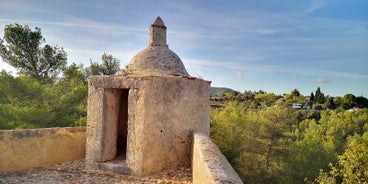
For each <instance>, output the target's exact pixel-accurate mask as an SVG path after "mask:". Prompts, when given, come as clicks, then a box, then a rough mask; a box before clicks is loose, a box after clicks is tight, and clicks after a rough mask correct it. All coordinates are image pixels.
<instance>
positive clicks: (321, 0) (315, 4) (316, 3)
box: [304, 0, 326, 13]
mask: <svg viewBox="0 0 368 184" xmlns="http://www.w3.org/2000/svg"><path fill="white" fill-rule="evenodd" d="M325 2H326V0H313V1H312V3H311V4H310V6H309V7H308V8H307V9H306V10H305V11H304V12H305V13H309V12H313V11H315V10H317V9H319V8H320V7H322V6H323V5H324V4H325Z"/></svg>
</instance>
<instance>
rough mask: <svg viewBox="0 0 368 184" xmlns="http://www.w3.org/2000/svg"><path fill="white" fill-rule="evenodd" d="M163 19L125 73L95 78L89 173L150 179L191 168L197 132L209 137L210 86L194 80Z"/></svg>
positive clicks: (91, 95)
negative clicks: (168, 40)
mask: <svg viewBox="0 0 368 184" xmlns="http://www.w3.org/2000/svg"><path fill="white" fill-rule="evenodd" d="M166 29H167V28H166V26H165V24H164V22H163V21H162V19H161V18H160V17H157V18H156V20H155V21H154V22H153V24H152V25H151V27H150V39H149V44H148V46H147V48H145V49H143V50H142V51H140V52H139V53H137V54H136V55H135V56H134V57H133V58H132V59H131V61H130V62H129V64H128V66H127V69H126V71H125V73H124V74H123V75H119V76H118V75H116V76H91V77H90V78H89V84H88V87H89V88H88V120H87V133H86V139H87V143H86V169H94V170H107V171H112V172H118V173H125V174H129V173H130V174H132V175H138V176H142V175H149V174H153V173H156V172H160V171H163V170H167V169H175V168H178V167H189V166H190V164H191V142H192V140H191V137H192V132H193V131H194V130H198V131H201V132H205V133H207V134H209V128H210V127H209V121H210V116H209V111H210V110H209V94H210V82H209V81H205V80H202V79H197V78H194V77H191V76H189V74H188V72H187V71H186V69H185V67H184V65H183V63H182V61H181V59H180V58H179V57H178V56H177V55H176V54H175V53H174V52H173V51H171V50H170V49H169V47H168V45H167V43H166Z"/></svg>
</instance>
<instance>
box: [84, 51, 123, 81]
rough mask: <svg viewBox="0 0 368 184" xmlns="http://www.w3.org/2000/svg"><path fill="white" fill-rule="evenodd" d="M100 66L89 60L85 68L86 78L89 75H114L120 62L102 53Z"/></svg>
mask: <svg viewBox="0 0 368 184" xmlns="http://www.w3.org/2000/svg"><path fill="white" fill-rule="evenodd" d="M101 59H102V64H98V63H97V62H93V61H92V59H91V60H90V66H89V67H87V68H86V69H85V70H86V73H87V76H90V75H115V74H116V73H118V71H119V70H121V69H120V60H118V59H116V58H114V57H113V56H112V55H111V54H106V53H104V54H103V55H102V56H101Z"/></svg>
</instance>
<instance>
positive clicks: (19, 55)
mask: <svg viewBox="0 0 368 184" xmlns="http://www.w3.org/2000/svg"><path fill="white" fill-rule="evenodd" d="M44 42H45V38H43V36H42V34H41V29H40V28H37V27H36V30H35V31H32V30H31V29H30V28H29V27H28V26H27V25H25V26H21V25H19V24H14V25H13V24H10V25H6V26H5V28H4V39H0V56H1V57H2V58H3V60H4V61H5V62H7V63H8V64H10V65H11V66H13V67H15V68H17V69H19V70H20V71H21V72H22V73H23V74H25V75H27V76H30V77H32V78H34V79H36V80H37V81H38V82H50V81H51V80H48V79H50V78H55V77H57V75H58V74H59V73H60V72H61V71H62V69H63V68H64V67H65V66H66V60H67V57H66V52H65V51H64V50H63V48H59V47H58V46H50V45H48V44H46V45H44V46H43V43H44Z"/></svg>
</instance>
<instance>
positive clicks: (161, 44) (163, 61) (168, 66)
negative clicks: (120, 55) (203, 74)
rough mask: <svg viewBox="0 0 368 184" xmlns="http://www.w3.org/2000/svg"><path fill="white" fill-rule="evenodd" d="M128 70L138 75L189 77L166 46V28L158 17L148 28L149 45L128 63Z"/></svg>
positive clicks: (177, 58)
mask: <svg viewBox="0 0 368 184" xmlns="http://www.w3.org/2000/svg"><path fill="white" fill-rule="evenodd" d="M128 68H129V69H131V70H132V71H134V73H136V74H138V73H140V74H152V73H150V72H155V73H159V74H160V75H176V76H189V74H188V72H187V70H186V69H185V66H184V64H183V62H182V61H181V59H180V58H179V56H178V55H176V54H175V52H173V51H172V50H170V49H169V47H168V45H167V44H166V26H165V24H164V21H162V19H161V18H160V17H157V18H156V20H155V21H154V22H153V23H152V24H151V26H150V36H149V44H148V46H147V48H145V49H143V50H142V51H140V52H138V53H137V54H136V55H135V56H134V57H133V58H132V59H131V60H130V62H129V64H128Z"/></svg>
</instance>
